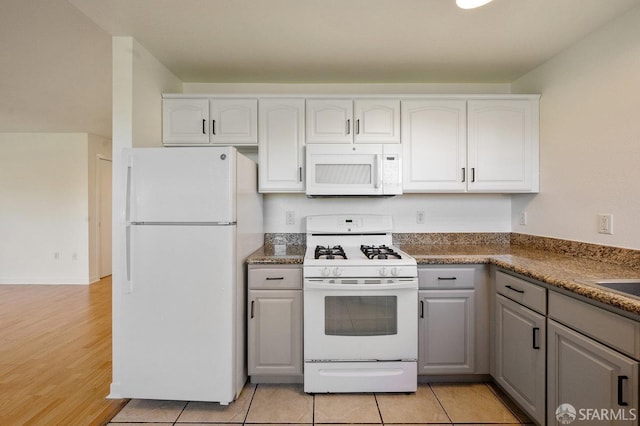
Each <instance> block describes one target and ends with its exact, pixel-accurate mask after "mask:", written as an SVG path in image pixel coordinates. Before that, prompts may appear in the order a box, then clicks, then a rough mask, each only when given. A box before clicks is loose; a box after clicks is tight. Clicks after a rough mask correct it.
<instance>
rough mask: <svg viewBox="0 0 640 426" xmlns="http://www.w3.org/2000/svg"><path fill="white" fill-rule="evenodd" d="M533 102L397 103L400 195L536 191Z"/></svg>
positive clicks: (529, 99) (535, 105) (535, 102)
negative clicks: (399, 110)
mask: <svg viewBox="0 0 640 426" xmlns="http://www.w3.org/2000/svg"><path fill="white" fill-rule="evenodd" d="M538 109H539V107H538V98H537V97H527V98H524V99H482V100H478V99H469V100H467V99H422V100H406V101H403V102H402V145H403V158H404V167H403V168H404V173H403V189H404V191H405V192H465V191H468V192H538V190H539V178H538V175H539V166H538V161H539V153H538V120H539V119H538V116H539V112H538Z"/></svg>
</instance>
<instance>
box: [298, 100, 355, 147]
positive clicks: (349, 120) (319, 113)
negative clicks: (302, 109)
mask: <svg viewBox="0 0 640 426" xmlns="http://www.w3.org/2000/svg"><path fill="white" fill-rule="evenodd" d="M306 117H307V143H351V142H352V141H353V135H352V133H353V102H352V101H351V99H326V100H325V99H307V113H306Z"/></svg>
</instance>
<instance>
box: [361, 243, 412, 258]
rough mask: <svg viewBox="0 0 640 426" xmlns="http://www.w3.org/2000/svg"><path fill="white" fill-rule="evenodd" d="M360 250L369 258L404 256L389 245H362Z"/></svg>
mask: <svg viewBox="0 0 640 426" xmlns="http://www.w3.org/2000/svg"><path fill="white" fill-rule="evenodd" d="M360 251H362V253H363V254H364V255H365V256H366V257H367V259H402V256H400V254H399V253H398V252H396V251H395V250H394V249H392V248H391V247H389V246H387V245H380V246H374V245H371V246H367V245H361V246H360Z"/></svg>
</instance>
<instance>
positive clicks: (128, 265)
mask: <svg viewBox="0 0 640 426" xmlns="http://www.w3.org/2000/svg"><path fill="white" fill-rule="evenodd" d="M124 250H125V254H124V255H125V268H126V277H127V280H126V283H125V288H124V292H125V294H131V293H133V282H132V281H131V226H130V225H127V226H126V227H125V248H124Z"/></svg>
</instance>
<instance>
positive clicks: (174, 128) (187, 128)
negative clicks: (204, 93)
mask: <svg viewBox="0 0 640 426" xmlns="http://www.w3.org/2000/svg"><path fill="white" fill-rule="evenodd" d="M208 120H209V100H208V99H163V100H162V143H163V144H165V145H208V144H209V124H208Z"/></svg>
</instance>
